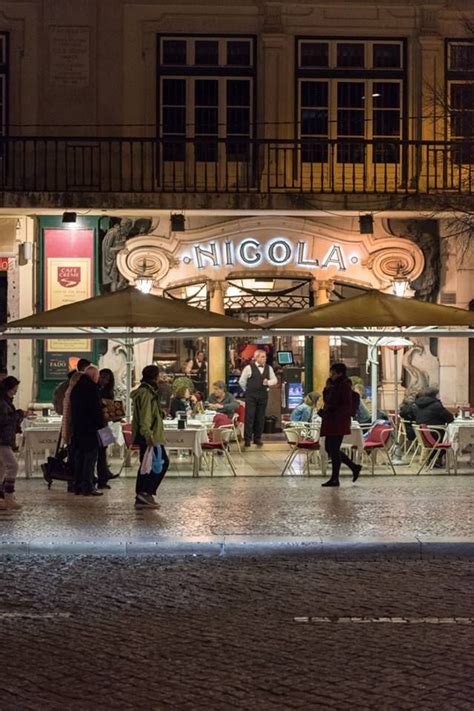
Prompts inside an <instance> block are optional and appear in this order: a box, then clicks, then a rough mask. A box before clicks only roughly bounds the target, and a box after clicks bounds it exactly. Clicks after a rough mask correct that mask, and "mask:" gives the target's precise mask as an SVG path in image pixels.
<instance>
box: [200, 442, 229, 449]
mask: <svg viewBox="0 0 474 711" xmlns="http://www.w3.org/2000/svg"><path fill="white" fill-rule="evenodd" d="M201 446H202V449H224V444H223V443H222V442H204V444H202V445H201Z"/></svg>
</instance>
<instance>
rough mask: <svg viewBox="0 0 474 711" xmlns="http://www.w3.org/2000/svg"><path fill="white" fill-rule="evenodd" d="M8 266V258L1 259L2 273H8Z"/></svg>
mask: <svg viewBox="0 0 474 711" xmlns="http://www.w3.org/2000/svg"><path fill="white" fill-rule="evenodd" d="M8 264H9V261H8V257H0V272H7V271H8Z"/></svg>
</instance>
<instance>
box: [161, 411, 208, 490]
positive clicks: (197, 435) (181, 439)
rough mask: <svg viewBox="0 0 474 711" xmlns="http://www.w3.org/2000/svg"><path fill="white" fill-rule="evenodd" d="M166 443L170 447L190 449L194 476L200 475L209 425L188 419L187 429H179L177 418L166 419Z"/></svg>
mask: <svg viewBox="0 0 474 711" xmlns="http://www.w3.org/2000/svg"><path fill="white" fill-rule="evenodd" d="M164 429H165V444H166V447H168V448H169V449H178V450H180V449H181V450H182V449H185V450H188V451H191V452H192V455H193V477H197V476H199V467H200V463H201V457H202V445H203V443H204V442H207V441H208V435H207V427H205V426H204V425H203V424H202V423H201V422H195V421H193V420H188V422H187V426H186V427H185V429H181V430H179V429H178V421H177V420H165V421H164Z"/></svg>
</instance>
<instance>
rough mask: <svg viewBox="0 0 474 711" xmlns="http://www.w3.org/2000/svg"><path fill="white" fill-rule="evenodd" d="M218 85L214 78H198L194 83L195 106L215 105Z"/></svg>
mask: <svg viewBox="0 0 474 711" xmlns="http://www.w3.org/2000/svg"><path fill="white" fill-rule="evenodd" d="M217 97H218V85H217V81H216V80H215V79H198V80H197V81H196V83H195V85H194V102H195V104H196V106H217V104H218V98H217Z"/></svg>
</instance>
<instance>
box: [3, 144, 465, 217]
mask: <svg viewBox="0 0 474 711" xmlns="http://www.w3.org/2000/svg"><path fill="white" fill-rule="evenodd" d="M473 174H474V143H469V144H468V143H466V142H463V143H459V142H442V141H392V142H390V141H380V140H378V141H364V140H360V141H359V140H357V141H354V140H350V141H349V140H347V141H328V140H325V141H304V140H295V141H291V140H267V139H258V140H246V139H245V140H238V139H235V138H234V139H231V140H229V139H226V140H217V139H216V140H214V139H207V140H206V139H202V138H201V139H192V140H191V139H190V140H184V139H183V140H174V141H169V140H166V141H164V140H159V139H154V138H140V137H133V138H122V137H114V138H104V137H97V138H90V137H36V136H34V137H33V136H31V137H30V136H28V137H25V136H23V137H19V136H16V137H5V138H1V139H0V190H2V191H3V193H4V195H3V204H4V206H6V205H12V204H17V205H19V204H23V203H24V204H25V205H26V204H28V203H29V204H34V203H35V201H38V200H39V201H40V202H39V203H38V202H36V204H47V203H48V202H54V204H56V205H62V204H66V203H68V204H70V205H72V204H77V205H80V204H84V205H88V206H95V203H97V205H99V204H100V205H102V206H104V207H106V206H109V205H110V206H112V207H117V205H118V204H119V203H120V205H121V206H122V207H123V206H124V202H123V197H124V194H127V195H128V196H129V198H130V199H133V204H134V205H137V206H141V205H143V206H145V205H148V206H151V205H152V204H153V205H156V195H157V194H158V195H161V198H160V203H159V204H160V206H163V207H167V206H168V204H169V205H170V206H171V204H173V206H178V204H179V205H180V206H183V207H186V206H190V205H191V203H190V201H189V200H185V199H182V197H181V198H180V196H201V201H200V202H199V201H198V202H197V203H196V205H202V204H203V200H202V196H212V195H213V196H215V197H214V200H218V199H220V203H219V205H223V204H224V202H223V198H225V196H232V198H229V197H228V199H231V200H232V203H233V205H234V206H237V205H239V206H240V204H241V200H242V206H243V207H245V206H246V205H250V204H257V203H258V204H260V205H262V206H264V205H265V203H266V201H265V198H267V202H268V200H269V199H270V196H285V197H286V199H287V200H288V199H289V200H290V201H291V204H293V205H294V206H300V207H301V206H302V205H303V204H304V199H305V198H310V197H311V196H322V197H323V198H332V199H333V204H334V201H336V202H337V199H339V201H340V200H341V196H344V197H345V199H346V202H347V198H351V197H357V196H362V197H364V196H367V195H372V196H378V197H379V198H381V199H384V198H385V199H387V200H388V199H391V200H392V203H393V198H394V197H395V198H397V199H399V198H401V197H404V198H405V197H406V198H410V197H415V196H418V197H421V198H423V197H426V196H439V195H440V194H446V193H447V194H452V195H455V196H457V197H458V198H459V197H460V196H464V197H468V196H472V195H473V192H474V182H473ZM97 194H100V195H101V196H102V197H101V199H100V200H99V199H98V198H97ZM48 195H49V197H47V196H48ZM81 195H82V196H83V197H82V198H81ZM86 195H87V199H86V198H85V196H86ZM106 195H107V196H108V198H107V199H103V198H104V197H105V196H106ZM147 195H148V196H150V197H149V198H148V200H147V199H146V198H145V196H147ZM9 196H10V197H9ZM66 196H67V197H66ZM72 196H73V197H74V199H75V200H76V202H74V200H73V199H71V198H72ZM120 196H122V197H120ZM152 196H155V200H154V202H153V201H152V200H151V197H152ZM166 196H169V197H168V198H167V197H166ZM236 196H241V199H240V198H239V200H237V201H236ZM245 196H248V197H251V196H253V197H254V202H253V203H252V201H250V202H249V200H248V199H247V200H245ZM257 198H258V199H257ZM213 204H214V203H213ZM272 206H275V200H272Z"/></svg>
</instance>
